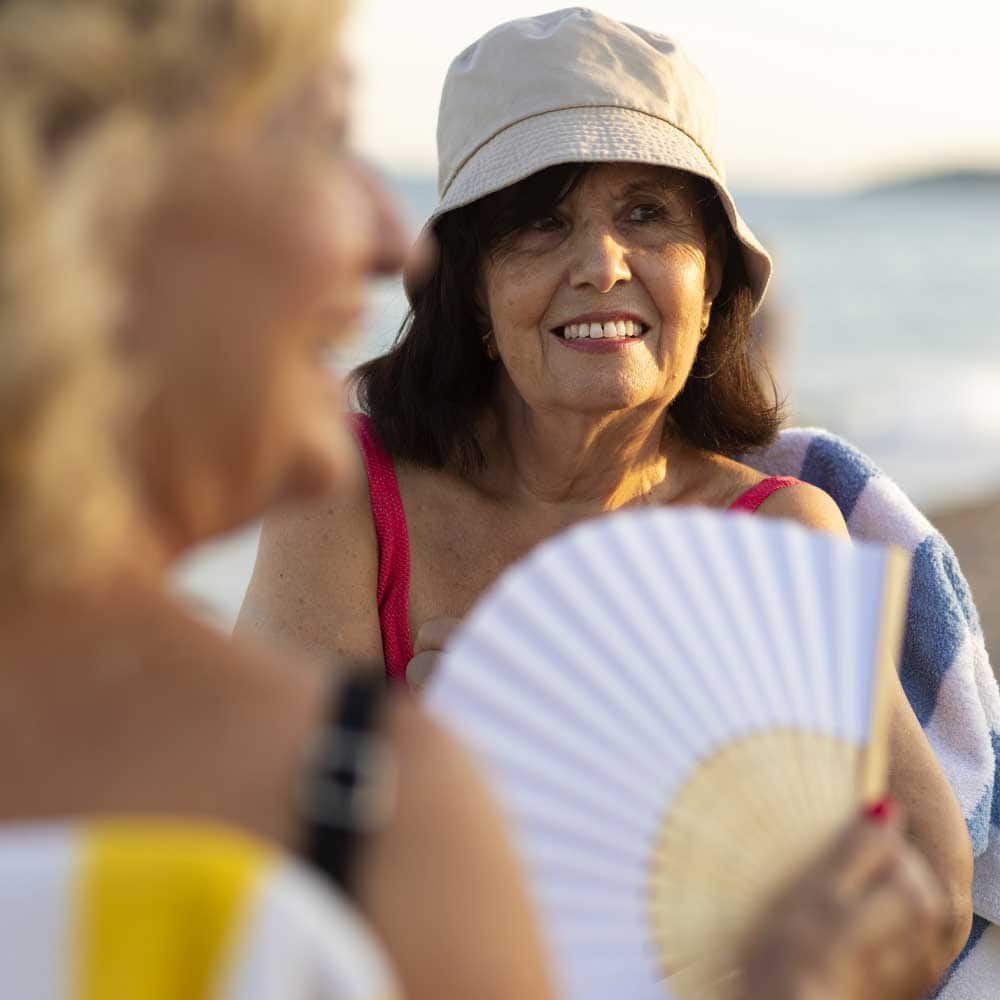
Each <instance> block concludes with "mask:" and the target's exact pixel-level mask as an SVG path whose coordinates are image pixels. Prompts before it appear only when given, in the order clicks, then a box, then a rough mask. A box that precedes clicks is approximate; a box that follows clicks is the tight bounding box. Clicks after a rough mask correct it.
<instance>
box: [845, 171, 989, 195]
mask: <svg viewBox="0 0 1000 1000" xmlns="http://www.w3.org/2000/svg"><path fill="white" fill-rule="evenodd" d="M923 192H926V193H928V194H930V193H935V192H941V193H944V194H949V195H953V194H956V193H959V192H969V193H970V194H977V195H981V194H983V193H989V192H995V193H996V194H997V195H1000V168H997V169H993V170H991V169H986V168H982V169H978V168H977V169H972V168H967V169H960V170H942V171H934V172H928V173H918V174H909V175H904V176H901V177H896V178H893V179H891V180H885V181H879V182H877V183H873V184H867V185H865V186H864V187H862V188H861V189H860V190H859V191H858V192H857V193H858V194H859V195H860V196H862V197H869V196H873V197H874V196H880V195H891V194H918V193H923Z"/></svg>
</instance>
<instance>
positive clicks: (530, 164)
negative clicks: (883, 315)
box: [425, 107, 771, 309]
mask: <svg viewBox="0 0 1000 1000" xmlns="http://www.w3.org/2000/svg"><path fill="white" fill-rule="evenodd" d="M560 163H648V164H653V165H657V166H665V167H672V168H674V169H676V170H686V171H688V172H689V173H692V174H695V175H697V176H698V177H704V178H705V179H706V180H708V181H711V183H712V184H713V185H714V187H715V189H716V191H717V192H718V194H719V200H720V202H721V203H722V207H723V209H724V210H725V213H726V217H727V218H728V220H729V224H730V226H731V227H732V230H733V234H734V235H735V237H736V239H737V241H738V242H739V244H740V248H741V250H742V252H743V260H744V264H745V265H746V271H747V277H748V278H749V281H750V287H751V291H752V293H753V301H754V309H756V308H757V307H758V306H759V305H760V303H761V301H762V300H763V298H764V293H765V291H766V290H767V285H768V282H769V281H770V277H771V257H770V255H769V254H768V252H767V251H766V250H765V249H764V247H763V246H762V245H761V243H760V241H759V240H758V239H757V237H756V236H754V234H753V232H752V231H751V230H750V227H749V226H748V225H747V224H746V222H744V221H743V218H742V216H741V215H740V214H739V212H738V211H737V210H736V204H735V202H734V201H733V196H732V195H731V194H730V192H729V190H728V188H727V187H726V185H725V182H724V180H723V178H722V177H721V176H720V173H719V171H718V170H717V169H716V168H715V165H714V164H713V163H712V162H711V160H709V158H708V157H707V156H706V155H705V153H704V152H703V151H702V149H701V147H700V146H698V144H697V143H696V142H694V140H692V139H691V138H690V137H689V136H688V135H687V134H686V133H684V132H682V131H681V130H680V129H678V128H676V127H675V126H673V125H671V124H670V123H669V122H667V121H665V120H663V119H662V118H657V117H655V116H654V115H649V114H646V113H644V112H642V111H635V110H633V109H631V108H617V107H581V108H563V109H561V110H558V111H550V112H546V113H544V114H539V115H533V116H531V117H530V118H525V119H522V120H521V121H519V122H515V123H514V124H513V125H510V126H509V127H507V128H505V129H504V130H503V131H501V132H499V133H497V134H496V135H494V136H492V137H491V138H490V139H489V140H488V141H486V142H485V143H483V144H482V145H481V146H480V147H479V148H478V149H477V150H476V151H475V152H474V153H472V155H471V156H469V157H468V158H467V159H466V160H465V161H464V162H463V163H462V165H461V166H460V167H459V168H458V170H457V171H455V173H454V174H453V175H452V177H451V178H449V179H448V180H447V181H446V184H445V188H444V191H443V192H442V195H441V200H440V201H439V203H438V205H437V207H436V208H435V209H434V212H433V213H432V215H431V217H430V219H428V221H427V226H426V227H425V228H429V227H430V226H433V225H434V223H435V222H436V221H437V219H439V218H440V217H441V216H442V215H444V213H445V212H450V211H451V210H452V209H455V208H461V207H462V206H463V205H469V204H471V203H472V202H474V201H478V200H479V199H480V198H483V197H485V196H486V195H488V194H493V193H494V192H496V191H500V190H502V189H503V188H505V187H510V186H511V185H512V184H516V183H517V182H518V181H521V180H524V179H525V178H526V177H530V176H531V175H532V174H537V173H538V172H539V171H540V170H544V169H546V167H553V166H556V165H557V164H560Z"/></svg>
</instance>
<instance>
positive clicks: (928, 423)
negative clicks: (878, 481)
mask: <svg viewBox="0 0 1000 1000" xmlns="http://www.w3.org/2000/svg"><path fill="white" fill-rule="evenodd" d="M388 183H389V184H390V186H391V187H393V188H394V189H395V190H396V192H397V195H398V197H399V199H400V202H401V204H402V205H403V207H404V210H405V212H406V214H407V215H408V216H409V218H410V220H411V223H412V224H413V227H414V228H417V227H418V226H419V224H420V221H421V220H422V219H424V218H426V216H427V214H428V213H429V212H430V210H431V208H432V207H433V205H434V199H435V192H434V183H433V180H431V179H428V178H402V179H401V178H389V179H388ZM737 203H738V204H739V205H740V208H741V211H742V212H743V214H744V216H745V217H746V219H747V221H748V222H749V224H750V226H751V228H753V229H754V231H755V232H756V234H757V236H758V237H759V238H760V239H761V241H762V242H763V243H764V244H765V246H767V247H768V249H769V250H770V251H771V253H772V255H773V257H774V260H775V277H774V281H773V283H772V286H771V289H770V291H769V293H768V309H767V312H766V314H765V319H766V321H767V323H768V328H769V330H771V331H772V335H771V337H772V339H773V341H774V342H775V344H776V358H777V365H776V368H777V373H778V379H779V383H780V386H781V389H782V391H783V392H784V393H785V394H786V395H787V397H788V401H789V410H790V414H791V420H790V422H791V423H797V424H809V425H811V426H821V427H826V428H828V429H829V430H832V431H834V432H835V433H837V434H841V435H843V436H844V437H846V438H848V439H849V440H850V441H852V442H854V443H855V444H857V445H858V446H859V447H860V448H862V449H863V450H864V451H866V452H867V453H868V454H869V455H870V456H871V457H872V458H873V459H874V460H875V461H876V462H877V463H878V464H879V465H880V466H881V467H882V468H883V469H884V470H885V471H886V472H887V473H888V474H889V475H891V476H892V477H893V478H894V479H896V481H897V482H898V483H899V484H900V485H901V486H902V487H903V489H904V490H906V491H907V492H908V493H909V494H910V496H911V497H913V499H914V500H915V501H916V502H917V503H918V504H919V505H921V506H922V507H923V508H925V509H934V508H939V507H941V506H943V505H945V504H950V503H961V502H967V501H974V500H976V499H977V498H980V497H984V496H987V495H990V494H992V493H994V492H1000V304H998V303H1000V185H993V186H992V187H991V186H975V185H962V184H942V185H939V186H928V187H921V188H907V187H904V188H889V189H883V190H881V191H876V192H871V193H865V194H844V195H824V196H810V197H806V196H801V195H796V196H786V195H781V194H766V195H764V194H750V193H746V194H737ZM405 311H406V299H405V297H404V295H403V293H402V289H401V287H400V286H399V283H398V282H397V281H382V282H379V283H377V284H376V286H375V287H374V288H373V290H372V300H371V305H370V309H369V317H368V322H367V325H366V329H365V330H364V332H363V335H362V336H361V337H360V338H359V339H358V341H357V343H356V345H355V346H354V347H352V348H351V349H350V350H349V351H348V352H346V353H345V354H344V356H343V357H342V358H341V359H340V363H341V364H342V365H344V366H350V365H352V364H355V363H357V362H358V361H360V360H363V359H364V358H367V357H371V356H373V355H375V354H377V353H379V352H380V351H382V350H384V349H385V348H386V347H387V346H388V345H389V344H390V343H391V342H392V340H393V338H394V337H395V335H396V331H397V330H398V328H399V324H400V322H401V320H402V318H403V316H404V315H405ZM256 534H257V532H256V529H254V528H251V529H248V530H247V531H245V532H243V533H241V534H240V535H239V536H237V537H235V538H233V539H230V540H227V541H225V542H222V543H217V544H215V545H213V546H209V547H207V548H206V549H204V550H202V551H201V552H199V553H196V554H195V556H194V557H192V558H189V559H188V560H186V562H185V564H184V565H183V566H182V567H181V570H180V571H179V582H180V585H181V587H182V589H183V590H185V591H186V592H188V593H189V594H191V595H192V596H193V597H194V598H195V599H196V600H197V601H199V602H200V603H202V604H203V605H204V606H205V607H206V609H208V610H209V612H210V613H211V614H213V615H215V616H217V617H218V618H219V619H221V620H222V621H223V623H225V624H229V623H231V622H232V620H233V619H234V617H235V614H236V611H237V610H238V608H239V604H240V601H241V599H242V595H243V591H244V589H245V587H246V583H247V581H248V579H249V575H250V571H251V569H252V566H253V556H254V550H255V546H256ZM331 558H334V555H333V554H332V553H331Z"/></svg>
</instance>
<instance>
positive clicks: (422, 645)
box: [406, 618, 462, 691]
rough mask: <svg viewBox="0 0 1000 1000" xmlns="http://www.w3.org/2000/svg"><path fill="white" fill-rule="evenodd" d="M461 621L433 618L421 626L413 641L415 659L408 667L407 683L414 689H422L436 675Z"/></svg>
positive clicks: (458, 619) (457, 619)
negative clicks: (446, 645)
mask: <svg viewBox="0 0 1000 1000" xmlns="http://www.w3.org/2000/svg"><path fill="white" fill-rule="evenodd" d="M461 623H462V621H461V619H460V618H432V619H431V620H430V621H427V622H424V624H423V625H421V626H420V631H419V632H417V638H416V641H415V642H414V643H413V659H412V660H410V662H409V663H408V664H407V667H406V683H407V684H409V686H410V688H412V689H413V690H414V691H419V690H421V689H422V688H423V687H424V685H425V684H427V682H428V681H429V680H430V679H431V677H433V676H434V671H435V670H436V669H437V665H438V660H439V659H440V658H441V653H442V652H444V647H445V643H446V642H447V641H448V640H449V639H450V638H451V634H452V633H453V632H454V631H455V629H456V628H458V626H459V625H461Z"/></svg>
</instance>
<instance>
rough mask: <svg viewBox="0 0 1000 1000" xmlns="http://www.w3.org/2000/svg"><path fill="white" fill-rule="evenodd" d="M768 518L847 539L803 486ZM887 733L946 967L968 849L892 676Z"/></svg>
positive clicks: (949, 796)
mask: <svg viewBox="0 0 1000 1000" xmlns="http://www.w3.org/2000/svg"><path fill="white" fill-rule="evenodd" d="M759 512H760V513H761V514H764V515H765V516H768V517H788V518H791V519H793V520H796V521H798V522H799V523H801V524H805V525H807V526H808V527H811V528H816V529H818V530H821V531H828V532H830V533H831V534H836V535H842V536H844V537H845V538H846V537H848V534H847V525H846V524H845V523H844V519H843V517H842V516H841V513H840V510H839V509H838V507H837V505H836V504H835V503H834V501H833V499H832V498H831V497H830V496H829V495H828V494H826V493H824V492H823V491H822V490H820V489H817V488H816V487H814V486H809V485H808V484H805V483H803V484H801V485H797V486H789V487H786V488H785V489H783V490H778V491H777V492H776V493H773V494H772V495H771V496H770V497H769V498H768V499H767V500H765V501H764V503H763V504H761V506H760V510H759ZM892 684H893V690H892V701H893V710H892V718H891V723H890V731H889V792H890V794H891V795H892V796H893V797H894V798H895V799H896V800H897V801H898V802H899V804H900V805H901V806H902V808H903V812H904V814H905V815H906V817H907V823H906V834H907V836H908V838H909V839H910V841H911V842H912V843H913V844H914V845H915V846H916V847H917V848H919V849H920V851H921V852H922V853H923V855H924V856H925V857H926V858H927V862H928V864H929V865H930V867H931V869H932V870H933V872H934V874H935V875H936V876H937V878H938V880H939V881H940V883H941V885H942V887H943V891H944V894H945V898H946V899H947V900H948V901H949V907H950V914H951V921H950V927H951V932H950V935H949V938H948V946H949V948H950V957H949V958H948V961H949V962H950V961H951V960H953V959H954V958H956V957H957V956H958V954H959V952H960V951H961V950H962V946H963V945H964V944H965V941H966V939H967V938H968V935H969V927H970V925H971V922H972V843H971V841H970V839H969V833H968V829H967V828H966V825H965V820H964V819H963V818H962V811H961V809H960V807H959V805H958V801H957V800H956V798H955V795H954V793H953V792H952V790H951V785H949V784H948V779H947V778H945V776H944V772H943V771H942V770H941V767H940V765H939V764H938V762H937V758H936V757H935V756H934V752H933V751H932V750H931V747H930V744H929V743H928V742H927V737H926V736H925V735H924V731H923V729H922V728H921V726H920V723H919V722H918V721H917V717H916V716H915V715H914V713H913V709H912V708H911V707H910V703H909V701H908V700H907V697H906V694H905V692H904V691H903V686H902V684H901V683H900V681H899V677H898V676H896V675H893V680H892Z"/></svg>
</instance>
